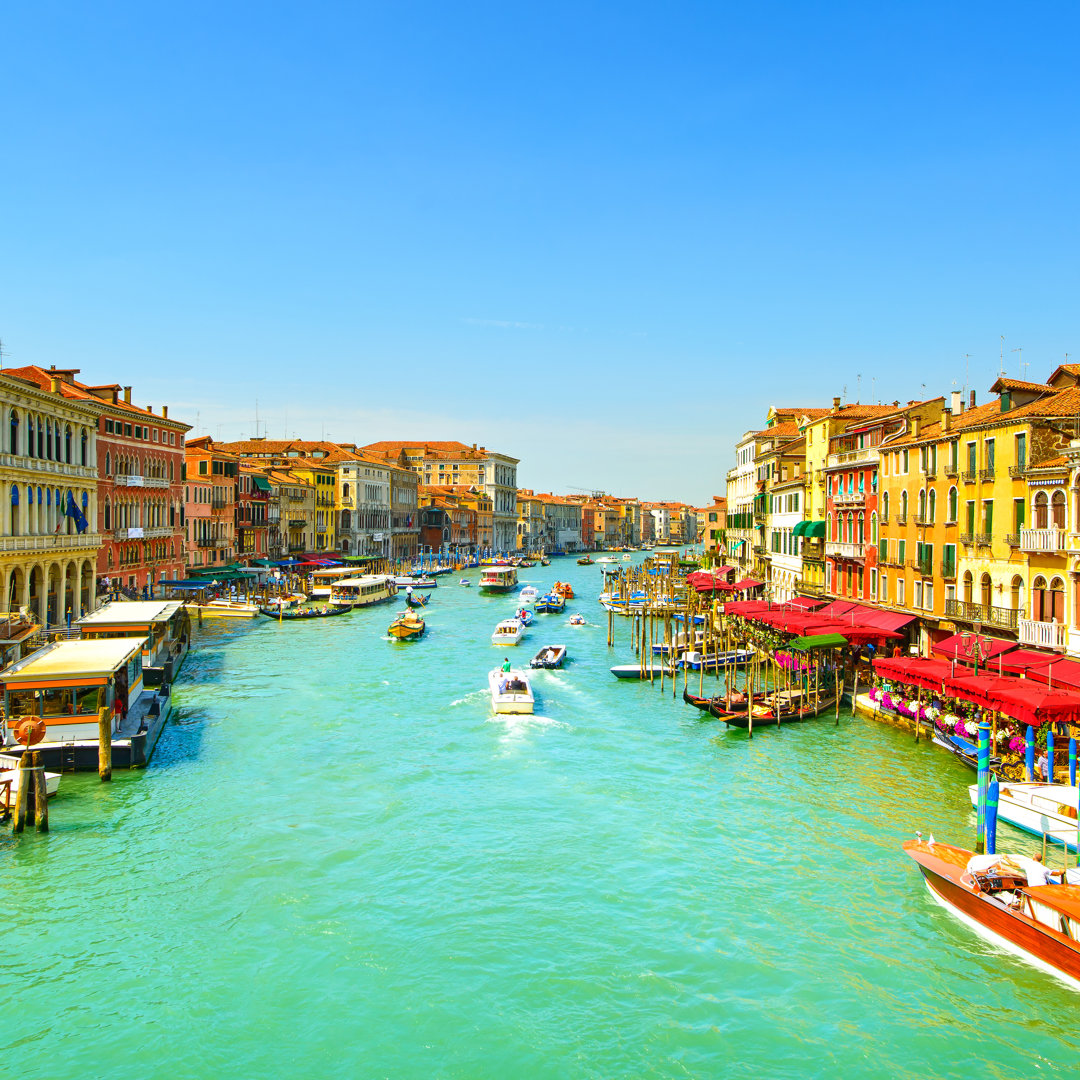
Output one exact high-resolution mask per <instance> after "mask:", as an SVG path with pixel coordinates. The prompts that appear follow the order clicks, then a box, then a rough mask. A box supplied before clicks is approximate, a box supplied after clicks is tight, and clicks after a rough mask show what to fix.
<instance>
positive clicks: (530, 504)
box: [516, 488, 544, 552]
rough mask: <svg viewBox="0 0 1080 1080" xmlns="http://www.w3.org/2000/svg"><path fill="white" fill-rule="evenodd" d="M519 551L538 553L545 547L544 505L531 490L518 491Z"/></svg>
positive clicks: (522, 489)
mask: <svg viewBox="0 0 1080 1080" xmlns="http://www.w3.org/2000/svg"><path fill="white" fill-rule="evenodd" d="M516 504H517V515H518V520H517V550H518V551H522V552H536V551H539V550H540V548H542V547H543V546H544V504H543V501H542V500H541V499H539V498H537V496H536V493H535V492H534V491H533V490H532V489H531V488H518V490H517V498H516Z"/></svg>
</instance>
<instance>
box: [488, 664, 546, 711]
mask: <svg viewBox="0 0 1080 1080" xmlns="http://www.w3.org/2000/svg"><path fill="white" fill-rule="evenodd" d="M488 689H489V690H490V691H491V708H492V711H493V712H495V713H510V714H515V713H516V714H518V715H522V714H524V715H531V713H532V711H533V706H534V704H535V698H534V697H533V692H532V687H531V686H530V685H529V677H528V675H526V674H525V672H524V671H519V670H518V669H517V668H511V669H510V670H509V671H502V670H501V669H499V668H494V669H493V670H492V671H489V672H488Z"/></svg>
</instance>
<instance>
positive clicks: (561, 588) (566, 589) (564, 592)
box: [551, 581, 574, 600]
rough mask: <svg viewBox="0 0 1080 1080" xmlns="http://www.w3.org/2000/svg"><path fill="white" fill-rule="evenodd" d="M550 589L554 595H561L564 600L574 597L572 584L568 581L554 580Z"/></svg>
mask: <svg viewBox="0 0 1080 1080" xmlns="http://www.w3.org/2000/svg"><path fill="white" fill-rule="evenodd" d="M551 591H552V592H553V593H554V594H555V595H556V596H561V597H562V598H563V599H564V600H573V599H574V586H573V585H571V584H570V583H569V582H568V581H556V582H555V584H554V585H553V586H552V588H551Z"/></svg>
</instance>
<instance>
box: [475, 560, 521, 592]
mask: <svg viewBox="0 0 1080 1080" xmlns="http://www.w3.org/2000/svg"><path fill="white" fill-rule="evenodd" d="M517 583H518V576H517V570H515V569H514V567H512V566H485V567H484V569H483V570H482V571H481V572H480V591H481V592H509V591H510V590H511V589H512V588H514V586H515V585H517Z"/></svg>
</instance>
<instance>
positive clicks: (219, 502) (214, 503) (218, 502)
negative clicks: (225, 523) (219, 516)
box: [210, 499, 229, 510]
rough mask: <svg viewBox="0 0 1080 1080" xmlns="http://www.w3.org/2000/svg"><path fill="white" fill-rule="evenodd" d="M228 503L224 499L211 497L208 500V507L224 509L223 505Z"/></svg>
mask: <svg viewBox="0 0 1080 1080" xmlns="http://www.w3.org/2000/svg"><path fill="white" fill-rule="evenodd" d="M228 505H229V504H228V503H227V502H226V501H225V500H224V499H211V500H210V509H211V510H224V509H225V507H226V506H228Z"/></svg>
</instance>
